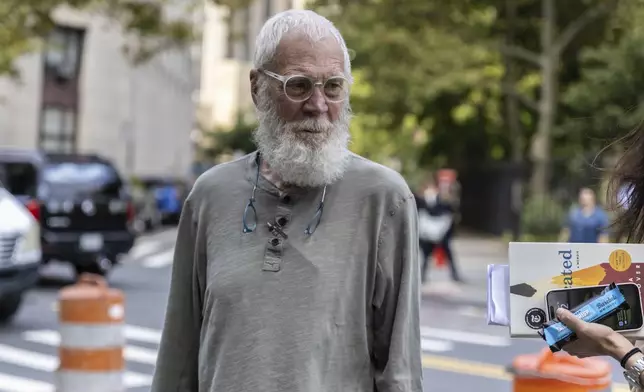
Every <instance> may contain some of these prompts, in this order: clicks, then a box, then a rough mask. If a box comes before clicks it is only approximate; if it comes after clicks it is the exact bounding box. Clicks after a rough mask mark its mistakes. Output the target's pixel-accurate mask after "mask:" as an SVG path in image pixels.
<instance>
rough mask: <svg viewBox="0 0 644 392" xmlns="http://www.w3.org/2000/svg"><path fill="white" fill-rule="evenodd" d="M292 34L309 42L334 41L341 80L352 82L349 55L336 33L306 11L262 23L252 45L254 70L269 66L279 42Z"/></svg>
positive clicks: (289, 11) (324, 21) (318, 16)
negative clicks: (341, 65)
mask: <svg viewBox="0 0 644 392" xmlns="http://www.w3.org/2000/svg"><path fill="white" fill-rule="evenodd" d="M292 32H299V33H303V34H304V36H305V37H306V38H307V39H309V40H310V41H311V42H316V41H320V40H322V39H324V38H329V37H333V38H335V40H336V41H337V42H338V44H340V47H341V48H342V54H343V56H344V76H345V77H346V78H347V79H348V80H349V82H350V83H352V82H353V78H352V77H351V59H350V57H349V51H348V49H347V45H346V43H345V42H344V38H342V35H341V34H340V31H338V29H337V28H336V27H335V26H334V25H333V23H332V22H331V21H330V20H328V19H327V18H325V17H323V16H321V15H319V14H317V13H315V12H313V11H310V10H293V9H290V10H286V11H283V12H280V13H278V14H276V15H274V16H273V17H272V18H270V19H269V20H267V21H266V23H264V26H263V27H262V29H261V31H260V32H259V34H258V35H257V40H256V41H255V56H254V66H255V68H263V67H266V66H267V65H269V64H270V63H271V62H272V61H273V59H274V57H275V53H276V52H277V47H278V45H279V44H280V41H281V40H282V39H283V38H284V37H285V36H286V35H288V34H289V33H292Z"/></svg>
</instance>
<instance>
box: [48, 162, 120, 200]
mask: <svg viewBox="0 0 644 392" xmlns="http://www.w3.org/2000/svg"><path fill="white" fill-rule="evenodd" d="M42 175H43V181H44V183H45V184H46V185H47V186H48V188H49V189H48V190H49V191H50V192H51V193H52V194H54V195H63V194H66V195H69V194H76V195H77V194H83V195H103V196H118V194H119V192H120V191H121V187H122V186H123V184H122V182H121V179H120V177H119V175H118V173H117V172H116V170H115V169H114V168H113V167H112V166H110V165H108V164H105V163H102V162H61V163H50V164H48V165H47V166H45V168H44V170H43V174H42Z"/></svg>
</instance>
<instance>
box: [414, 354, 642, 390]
mask: <svg viewBox="0 0 644 392" xmlns="http://www.w3.org/2000/svg"><path fill="white" fill-rule="evenodd" d="M422 360H423V368H425V369H432V370H440V371H443V372H450V373H458V374H465V375H468V376H476V377H485V378H491V379H494V380H501V381H511V380H512V374H510V373H508V372H507V371H506V369H505V367H504V366H500V365H493V364H489V363H484V362H474V361H468V360H464V359H456V358H450V357H444V356H440V355H423V358H422ZM612 392H630V389H629V388H628V385H626V384H619V383H613V388H612Z"/></svg>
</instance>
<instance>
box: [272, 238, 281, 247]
mask: <svg viewBox="0 0 644 392" xmlns="http://www.w3.org/2000/svg"><path fill="white" fill-rule="evenodd" d="M279 244H280V240H279V238H273V239H272V240H271V245H273V246H277V245H279Z"/></svg>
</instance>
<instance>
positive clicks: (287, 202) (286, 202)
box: [282, 195, 291, 204]
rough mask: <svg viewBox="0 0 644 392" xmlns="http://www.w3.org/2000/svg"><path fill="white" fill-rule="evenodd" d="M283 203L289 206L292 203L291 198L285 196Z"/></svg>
mask: <svg viewBox="0 0 644 392" xmlns="http://www.w3.org/2000/svg"><path fill="white" fill-rule="evenodd" d="M282 202H283V203H284V204H289V203H290V202H291V196H289V195H285V196H284V197H282Z"/></svg>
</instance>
